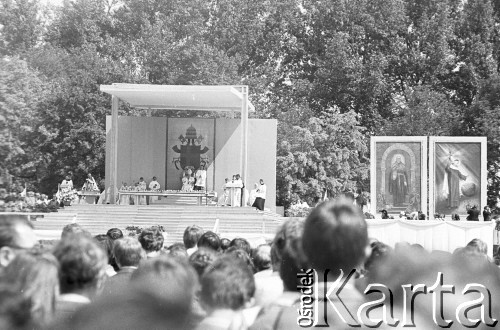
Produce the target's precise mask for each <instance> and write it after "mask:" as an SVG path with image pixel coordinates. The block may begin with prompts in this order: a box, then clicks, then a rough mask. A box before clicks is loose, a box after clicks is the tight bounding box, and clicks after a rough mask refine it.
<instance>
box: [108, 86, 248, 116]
mask: <svg viewBox="0 0 500 330" xmlns="http://www.w3.org/2000/svg"><path fill="white" fill-rule="evenodd" d="M242 88H243V86H193V85H147V84H112V85H101V91H102V92H104V93H108V94H111V95H113V96H116V97H118V98H119V99H120V100H123V101H125V102H127V103H129V104H130V105H131V106H134V107H136V108H143V109H168V110H202V111H241V108H242V101H243V97H244V96H243V94H242V92H241V90H242ZM248 111H250V112H252V111H255V108H254V106H253V105H252V104H251V103H250V102H248Z"/></svg>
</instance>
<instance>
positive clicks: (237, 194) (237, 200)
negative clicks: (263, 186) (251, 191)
mask: <svg viewBox="0 0 500 330" xmlns="http://www.w3.org/2000/svg"><path fill="white" fill-rule="evenodd" d="M234 178H235V180H234V182H233V184H234V185H235V186H237V187H241V188H235V189H234V190H233V191H234V196H233V198H232V205H231V206H236V207H239V206H241V190H242V188H243V181H242V180H241V177H240V175H239V174H236V175H235V176H234Z"/></svg>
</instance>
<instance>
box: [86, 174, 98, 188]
mask: <svg viewBox="0 0 500 330" xmlns="http://www.w3.org/2000/svg"><path fill="white" fill-rule="evenodd" d="M82 190H86V191H98V190H99V188H98V187H97V183H96V182H95V180H94V178H93V177H92V174H90V173H89V174H87V179H85V183H84V184H83V187H82Z"/></svg>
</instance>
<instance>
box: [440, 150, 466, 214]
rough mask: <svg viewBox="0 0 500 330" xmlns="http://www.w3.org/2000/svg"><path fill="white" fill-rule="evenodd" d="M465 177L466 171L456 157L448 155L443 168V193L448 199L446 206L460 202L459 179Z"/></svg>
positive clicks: (452, 205) (453, 206)
mask: <svg viewBox="0 0 500 330" xmlns="http://www.w3.org/2000/svg"><path fill="white" fill-rule="evenodd" d="M465 179H467V173H466V172H465V170H464V169H463V167H462V165H461V164H460V160H459V159H458V158H457V157H450V161H449V163H448V165H447V166H446V168H445V172H444V180H443V181H444V182H443V195H444V196H445V197H446V198H447V199H448V207H450V208H455V207H458V206H459V204H460V194H461V192H460V180H465Z"/></svg>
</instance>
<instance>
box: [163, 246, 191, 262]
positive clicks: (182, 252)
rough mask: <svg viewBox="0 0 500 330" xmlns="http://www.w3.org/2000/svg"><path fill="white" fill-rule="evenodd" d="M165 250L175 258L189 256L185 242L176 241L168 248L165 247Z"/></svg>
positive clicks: (186, 257)
mask: <svg viewBox="0 0 500 330" xmlns="http://www.w3.org/2000/svg"><path fill="white" fill-rule="evenodd" d="M163 252H164V253H165V254H167V255H170V256H172V257H174V258H181V259H188V258H189V256H188V254H187V251H186V247H185V246H184V243H174V244H172V245H170V246H169V247H168V248H166V249H164V250H163Z"/></svg>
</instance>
